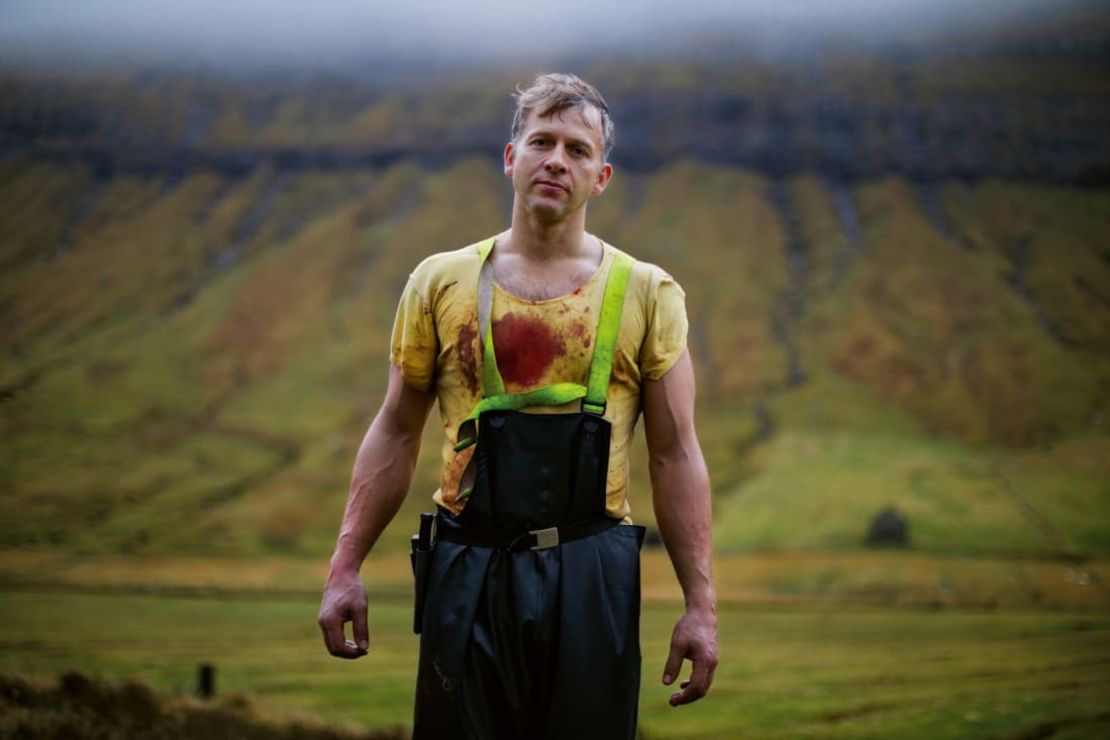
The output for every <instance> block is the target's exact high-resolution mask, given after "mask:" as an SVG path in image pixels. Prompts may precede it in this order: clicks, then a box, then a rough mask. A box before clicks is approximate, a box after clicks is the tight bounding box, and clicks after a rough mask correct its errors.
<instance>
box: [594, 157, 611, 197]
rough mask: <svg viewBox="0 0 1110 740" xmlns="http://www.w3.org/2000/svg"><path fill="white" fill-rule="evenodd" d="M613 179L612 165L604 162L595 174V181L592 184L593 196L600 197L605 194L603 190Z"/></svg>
mask: <svg viewBox="0 0 1110 740" xmlns="http://www.w3.org/2000/svg"><path fill="white" fill-rule="evenodd" d="M612 179H613V165H611V164H609V163H608V162H606V163H605V164H603V165H601V170H600V171H599V172H598V173H597V180H596V181H595V182H594V187H593V191H592V192H593V194H594V195H601V194H602V193H604V192H605V188H607V187H609V181H610V180H612Z"/></svg>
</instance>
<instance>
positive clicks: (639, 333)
mask: <svg viewBox="0 0 1110 740" xmlns="http://www.w3.org/2000/svg"><path fill="white" fill-rule="evenodd" d="M612 131H613V127H612V122H611V120H610V117H609V111H608V108H607V106H606V104H605V101H604V100H603V99H602V97H601V95H600V94H599V93H598V92H597V91H596V90H595V89H594V88H593V87H591V86H590V85H588V84H586V83H585V82H583V81H582V80H580V79H579V78H577V77H574V76H572V75H544V76H541V77H538V78H537V79H536V81H535V82H534V83H533V85H532V86H531V87H529V88H528V89H526V90H523V91H521V92H520V93H519V94H518V96H517V110H516V115H515V118H514V122H513V129H512V140H511V141H510V142H509V143H508V144H507V145H506V147H505V151H504V169H505V175H506V176H507V177H509V178H510V179H511V181H512V184H513V189H514V192H515V195H514V201H513V212H512V224H511V226H510V228H509V229H508V230H507V231H505V232H503V233H501V234H498V235H497V236H496V237H493V238H490V239H487V240H485V241H483V242H480V243H478V244H474V245H470V246H468V247H464V248H463V249H460V250H457V251H454V252H446V253H441V254H438V255H433V256H432V257H430V258H428V259H427V260H425V261H424V262H423V263H421V265H420V266H418V267H417V269H416V270H415V271H414V272H413V274H412V276H411V277H410V280H409V283H408V286H407V287H406V289H405V292H404V294H403V296H402V299H401V304H400V307H399V309H398V314H397V320H396V323H395V326H394V333H393V342H392V350H391V367H390V377H389V387H388V390H387V392H386V397H385V401H384V402H383V405H382V408H381V410H380V412H379V413H378V415H377V417H376V418H375V420H374V422H373V424H371V426H370V429H369V431H368V432H367V434H366V437H365V439H364V440H363V443H362V445H361V447H360V449H359V452H358V455H357V458H356V460H355V467H354V473H353V477H352V483H351V488H350V494H349V497H348V501H347V509H346V513H345V514H344V518H343V524H342V527H341V529H340V534H339V540H338V543H337V545H336V550H335V554H334V556H333V557H332V560H331V570H330V573H329V576H328V581H327V585H326V587H325V591H324V597H323V603H322V606H321V609H320V618H319V622H320V627H321V629H322V630H323V633H324V641H325V643H326V645H327V647H328V650H329V651H330V652H331V653H332V654H333V655H336V656H338V657H343V658H357V657H359V656H361V655H364V654H365V653H366V652H367V649H368V641H369V633H368V628H367V600H366V594H365V591H364V590H363V587H362V584H361V582H360V581H359V577H358V570H359V567H360V565H361V563H362V561H363V559H364V558H365V556H366V555H367V553H368V552H369V551H370V549H371V547H372V546H373V544H374V542H375V541H376V540H377V538H378V536H379V535H380V534H381V532H382V530H383V529H384V528H385V526H386V525H387V524H388V523H389V521H390V520H391V519H392V518H393V516H394V515H395V514H396V512H397V510H398V508H399V507H400V505H401V502H402V500H403V499H404V497H405V495H406V493H407V490H408V487H409V484H410V482H411V477H412V471H413V467H414V465H415V461H416V458H417V453H418V451H419V446H420V438H421V432H422V429H423V427H424V422H425V420H426V418H427V415H428V412H429V409H430V407H431V405H432V402H433V401H434V400H437V399H438V401H439V406H440V413H441V417H442V421H443V426H444V430H445V432H446V441H445V443H444V447H443V463H444V464H443V472H442V480H441V486H440V489H439V490H438V491H437V492H436V494H435V502H436V504H437V512H438V513H437V517H436V532H435V538H434V539H435V542H434V546H430V547H429V546H428V543H427V542H425V543H424V546H422V548H421V550H420V551H419V552H418V553H417V554H416V557H417V558H418V559H420V560H419V562H421V563H422V565H423V566H426V567H427V577H426V579H422V580H426V584H418V591H419V593H418V597H417V598H418V601H421V600H423V602H424V606H423V610H422V612H419V613H418V614H417V626H418V628H420V631H421V655H420V668H419V676H418V679H417V696H416V712H415V728H414V737H416V738H454V737H459V738H524V737H529V738H531V737H539V738H548V737H549V738H575V740H585V739H586V738H606V739H608V738H622V737H623V738H633V737H634V736H635V732H636V712H637V696H638V688H639V675H640V652H639V632H638V631H639V547H640V544H641V541H642V535H643V529H642V528H640V527H636V526H632V525H631V521H630V519H629V506H628V496H627V487H628V446H629V442H630V441H631V438H632V431H633V428H634V426H635V423H636V420H637V417H638V416H639V414H640V413H641V411H642V413H643V415H644V422H645V432H646V438H647V444H648V451H649V456H650V470H651V480H652V490H653V502H654V507H655V513H656V519H657V522H658V526H659V530H660V533H661V534H662V536H663V539H664V542H665V544H666V546H667V551H668V553H669V554H670V557H671V560H672V562H673V564H674V567H675V572H676V574H677V576H678V579H679V582H680V584H681V586H682V589H683V592H684V595H685V600H686V610H685V613H684V614H683V616H682V617H681V618H680V619H679V621H678V623H677V624H676V625H675V628H674V632H673V634H672V638H671V649H670V654H669V656H668V657H667V660H666V664H665V667H664V669H663V679H662V680H663V683H664V684H667V685H670V684H672V683H673V682H674V681H675V680H676V679H677V678H678V676H679V671H680V668H681V667H682V663H683V661H684V660H690V661H691V662H692V672H691V675H690V677H689V679H688V680H686V681H683V682H682V684H681V686H680V689H679V690H678V691H676V692H675V693H674V694H672V696H671V698H670V703H671V704H672V705H674V706H678V705H681V704H686V703H689V702H692V701H695V700H697V699H699V698H700V697H702V696H704V695H705V693H706V692H707V691H708V690H709V686H710V684H711V683H712V680H713V673H714V670H715V668H716V664H717V620H716V603H715V595H714V591H713V585H712V577H711V570H710V500H709V484H708V476H707V473H706V470H705V463H704V461H703V458H702V454H701V450H700V447H699V445H698V441H697V438H696V435H695V431H694V423H693V407H694V375H693V369H692V366H691V363H690V358H689V354H688V352H687V351H686V346H685V345H686V316H685V308H684V304H683V294H682V291H681V289H680V288H679V287H678V286H677V284H676V283H675V282H674V281H673V280H672V279H671V278H670V277H669V276H668V275H667V274H666V273H664V272H663V271H662V270H660V269H659V268H657V267H655V266H653V265H649V264H646V263H642V262H634V261H633V260H632V259H631V258H630V257H629V256H628V255H625V254H624V253H622V252H620V251H619V250H617V249H615V248H613V247H611V246H609V245H606V244H604V243H603V242H601V240H599V239H598V238H597V237H595V236H593V235H591V234H588V233H587V232H586V229H585V225H586V210H587V203H588V202H589V200H590V198H591V197H593V196H596V195H600V194H601V193H602V192H604V190H605V188H606V186H607V185H608V183H609V181H610V178H611V177H612V173H613V168H612V166H611V165H610V164H609V163H608V161H607V159H608V154H609V149H610V147H611V146H612V138H613V133H612ZM422 597H423V598H422ZM346 622H352V623H353V635H354V641H350V640H347V639H346V637H345V634H344V626H345V623H346Z"/></svg>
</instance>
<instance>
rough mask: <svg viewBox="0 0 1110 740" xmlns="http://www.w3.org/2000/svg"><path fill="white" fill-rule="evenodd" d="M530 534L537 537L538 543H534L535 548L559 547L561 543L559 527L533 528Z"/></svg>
mask: <svg viewBox="0 0 1110 740" xmlns="http://www.w3.org/2000/svg"><path fill="white" fill-rule="evenodd" d="M528 534H530V535H534V536H535V538H536V544H534V545H532V549H533V550H546V549H547V548H549V547H557V546H558V545H559V528H558V527H551V528H549V529H533V530H532V531H531V532H529V533H528Z"/></svg>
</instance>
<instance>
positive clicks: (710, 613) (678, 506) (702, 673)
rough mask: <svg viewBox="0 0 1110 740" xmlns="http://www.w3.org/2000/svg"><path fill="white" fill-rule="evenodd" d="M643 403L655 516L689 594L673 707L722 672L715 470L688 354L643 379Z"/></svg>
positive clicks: (672, 664)
mask: <svg viewBox="0 0 1110 740" xmlns="http://www.w3.org/2000/svg"><path fill="white" fill-rule="evenodd" d="M643 404H644V431H645V436H646V438H647V444H648V455H649V458H650V463H649V465H650V470H651V488H652V500H653V502H654V505H655V519H656V522H657V523H658V525H659V533H660V534H661V535H662V536H663V542H664V544H665V545H666V546H667V553H668V554H669V555H670V558H671V562H672V563H673V564H674V569H675V574H676V575H677V576H678V581H679V583H680V584H681V586H682V593H683V595H684V596H685V598H686V612H685V613H684V614H683V615H682V618H681V619H679V620H678V623H677V624H676V625H675V628H674V632H673V634H672V635H671V650H670V655H669V656H668V657H667V664H666V667H664V669H663V683H664V684H667V685H670V684H671V683H673V682H674V680H675V679H676V678H677V677H678V674H679V670H680V669H681V668H682V661H683V660H684V659H689V660H690V661H691V662H692V663H693V671H692V672H691V674H690V679H689V680H688V681H684V682H683V683H682V686H681V688H680V690H679V691H677V692H676V693H674V694H672V695H671V699H670V703H671V705H672V706H678V705H680V704H688V703H689V702H692V701H697V700H698V699H700V698H701V697H703V696H705V694H706V692H708V691H709V686H710V684H712V683H713V674H714V672H715V671H716V669H717V596H716V594H715V592H714V590H713V571H712V565H711V557H712V532H711V528H712V507H711V503H710V498H709V474H708V472H707V471H706V468H705V459H704V458H703V457H702V453H701V447H700V446H699V444H698V439H697V434H696V432H695V430H694V368H693V365H692V364H691V362H690V355H689V352H686V353H684V354H683V355H682V357H680V358H679V359H678V361H677V362H676V363H675V364H674V365H673V366H672V367H671V369H670V370H668V371H667V373H666V374H665V375H664V376H663V377H662V378H660V379H659V380H654V381H653V380H645V381H644V386H643Z"/></svg>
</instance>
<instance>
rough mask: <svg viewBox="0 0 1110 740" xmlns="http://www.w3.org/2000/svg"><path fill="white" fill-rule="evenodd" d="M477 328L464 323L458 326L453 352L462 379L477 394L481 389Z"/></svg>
mask: <svg viewBox="0 0 1110 740" xmlns="http://www.w3.org/2000/svg"><path fill="white" fill-rule="evenodd" d="M477 339H478V330H477V329H476V328H475V327H474V325H473V324H470V323H466V324H463V325H462V326H461V327H459V338H458V342H457V343H456V344H455V352H456V353H457V354H458V357H459V365H460V366H461V368H462V374H463V379H464V380H466V385H467V387H468V388H469V389H470V392H471V393H473V394H475V395H477V394H478V392H479V391H480V390H481V384H480V383H479V381H478V342H477V341H475V340H477Z"/></svg>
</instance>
